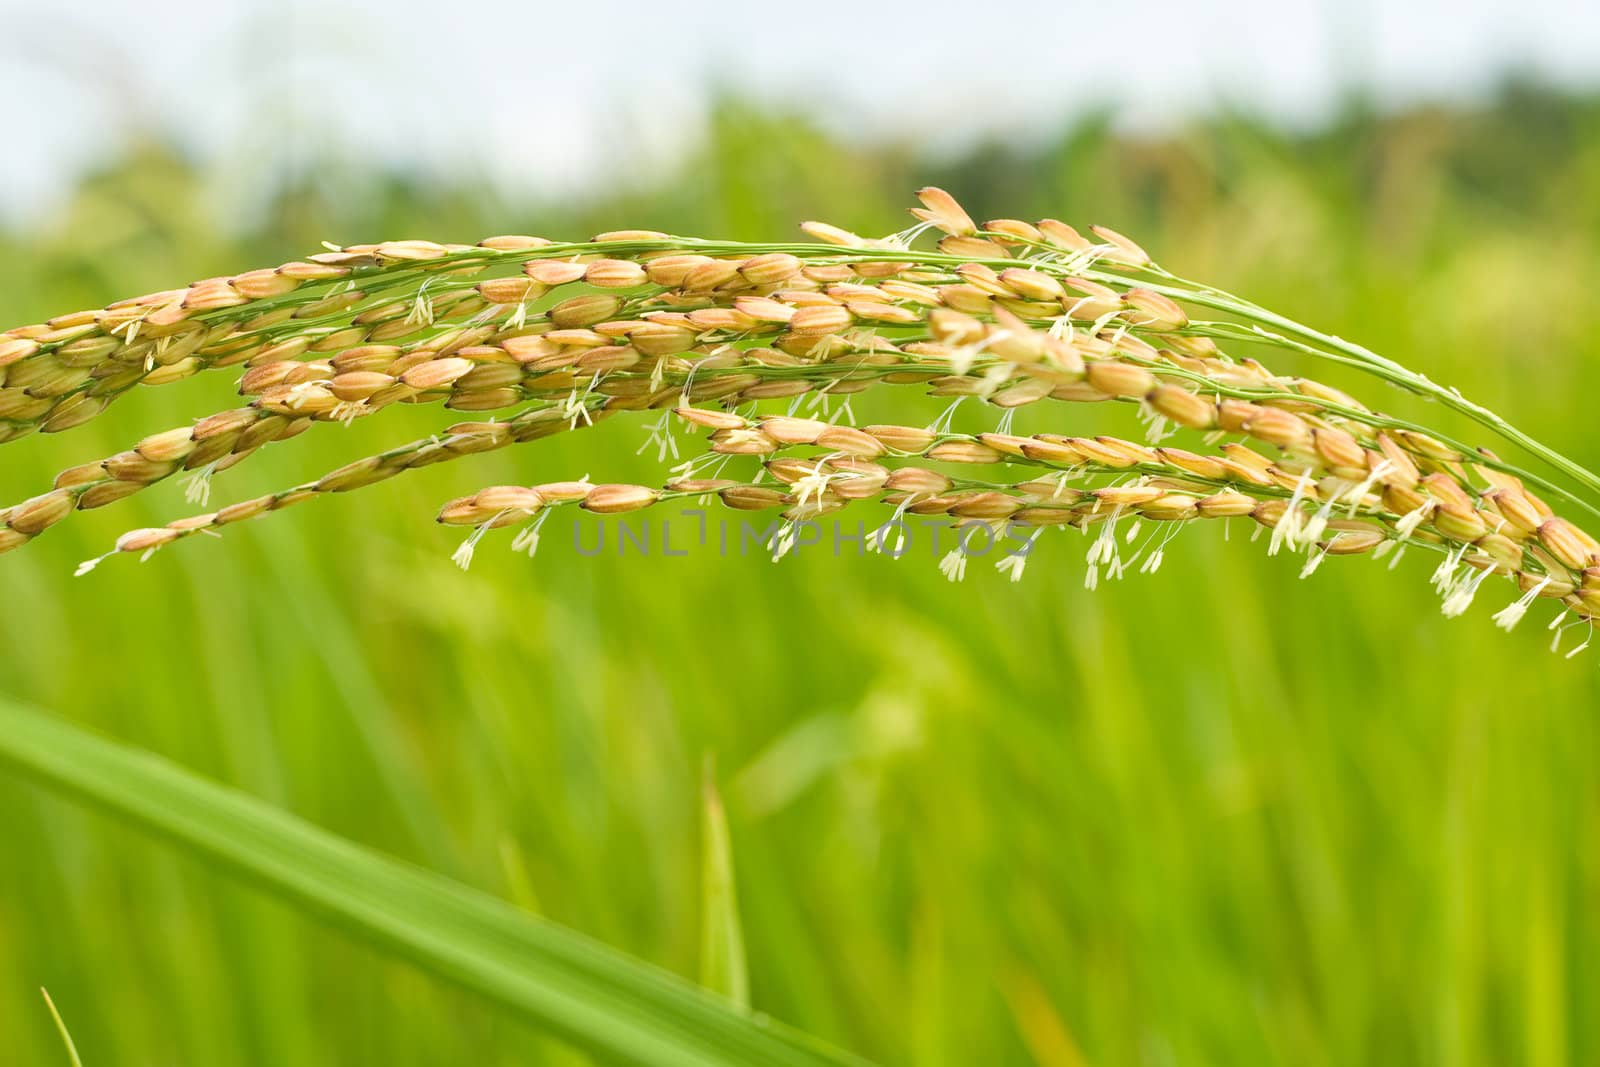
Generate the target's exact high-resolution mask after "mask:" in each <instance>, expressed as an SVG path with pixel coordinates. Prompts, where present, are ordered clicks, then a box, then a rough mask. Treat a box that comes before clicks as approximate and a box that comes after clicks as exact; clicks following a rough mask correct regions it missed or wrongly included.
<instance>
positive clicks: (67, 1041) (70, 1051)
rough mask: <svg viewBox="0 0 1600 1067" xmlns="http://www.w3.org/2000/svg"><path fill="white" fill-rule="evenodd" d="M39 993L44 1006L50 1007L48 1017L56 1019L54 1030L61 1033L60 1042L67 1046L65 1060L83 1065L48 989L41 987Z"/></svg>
mask: <svg viewBox="0 0 1600 1067" xmlns="http://www.w3.org/2000/svg"><path fill="white" fill-rule="evenodd" d="M39 992H40V994H41V995H43V997H44V1005H45V1007H47V1008H49V1009H50V1018H52V1019H54V1020H55V1021H56V1032H57V1033H59V1034H60V1035H61V1043H62V1044H63V1045H65V1046H66V1048H67V1062H68V1063H70V1064H72V1067H83V1061H82V1060H80V1059H79V1058H78V1046H77V1045H75V1044H73V1043H72V1034H71V1033H69V1032H68V1031H67V1024H66V1023H64V1022H62V1020H61V1013H60V1012H59V1011H57V1010H56V1002H55V1001H54V1000H52V999H50V990H48V989H44V988H41V989H40V990H39Z"/></svg>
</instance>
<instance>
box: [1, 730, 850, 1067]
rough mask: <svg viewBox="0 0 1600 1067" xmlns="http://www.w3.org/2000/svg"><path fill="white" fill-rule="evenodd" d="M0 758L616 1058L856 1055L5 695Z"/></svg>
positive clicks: (664, 1064)
mask: <svg viewBox="0 0 1600 1067" xmlns="http://www.w3.org/2000/svg"><path fill="white" fill-rule="evenodd" d="M0 763H4V764H9V765H12V766H14V767H16V768H17V769H19V770H21V771H24V772H26V773H28V774H30V775H32V776H34V777H36V778H38V779H39V780H41V781H43V782H45V783H47V784H49V785H52V786H55V787H58V788H62V789H65V790H67V791H70V792H72V793H75V794H77V795H78V796H80V797H83V798H85V799H88V800H90V801H93V802H95V803H97V804H100V805H102V806H104V807H106V808H108V809H110V810H112V811H113V812H116V813H118V814H121V815H123V816H126V817H127V818H130V819H132V820H134V821H136V822H138V823H140V824H142V825H143V826H145V827H146V828H148V829H150V830H153V831H156V832H158V833H160V834H162V835H164V836H166V837H168V838H170V839H172V840H174V841H176V842H178V843H179V844H181V845H183V846H184V847H186V848H187V849H189V850H190V851H192V852H194V853H197V854H199V855H202V856H205V857H207V858H209V859H212V860H214V861H217V862H220V863H222V864H225V865H227V866H229V867H231V868H232V869H234V870H235V871H237V872H239V873H240V874H242V875H245V876H246V877H248V878H250V879H251V880H253V881H254V882H256V883H257V884H259V885H261V886H263V887H265V888H266V889H268V890H271V891H273V892H275V893H277V894H279V895H281V896H283V897H286V898H288V899H289V900H291V901H293V902H295V903H296V904H298V905H300V906H301V907H303V908H304V909H306V910H308V911H311V912H315V913H317V914H319V915H321V916H322V917H323V918H325V919H327V920H328V921H330V922H331V923H333V924H334V925H336V926H338V927H340V928H342V929H344V930H346V931H348V932H349V933H351V934H354V935H357V936H360V937H363V938H366V939H367V940H370V941H374V942H377V943H379V944H381V945H383V946H385V947H387V948H389V949H391V950H392V951H394V952H396V953H398V954H400V955H402V956H405V957H407V958H409V959H410V960H412V961H413V962H415V963H417V964H418V965H420V966H422V967H423V968H424V969H426V970H427V971H429V972H430V973H432V974H435V975H437V976H439V977H441V978H447V979H449V980H451V981H453V982H456V983H458V984H459V985H461V986H464V987H466V988H468V989H471V990H473V991H475V992H477V993H480V994H482V995H484V996H486V997H489V998H491V999H493V1000H495V1001H498V1002H499V1003H501V1004H503V1005H505V1006H506V1007H508V1008H510V1009H512V1010H513V1011H515V1012H517V1013H518V1014H520V1015H521V1016H523V1017H524V1018H526V1019H528V1020H530V1021H532V1022H534V1023H537V1024H539V1025H542V1026H544V1027H547V1028H549V1029H550V1030H552V1031H555V1032H556V1033H559V1034H561V1035H562V1036H564V1037H566V1038H567V1039H569V1040H570V1041H572V1042H573V1043H574V1044H577V1045H579V1046H582V1047H583V1048H585V1049H588V1050H590V1051H593V1052H595V1053H597V1054H599V1055H601V1056H603V1057H606V1058H608V1059H611V1060H615V1061H617V1062H621V1063H630V1064H643V1065H651V1067H656V1065H660V1067H677V1065H690V1064H693V1065H713V1067H714V1065H718V1064H728V1065H730V1067H731V1065H735V1064H738V1065H741V1067H742V1065H749V1064H772V1065H777V1067H823V1065H838V1064H848V1063H860V1062H861V1061H859V1060H854V1059H853V1058H851V1057H848V1056H846V1055H844V1054H842V1053H839V1052H836V1051H833V1050H831V1049H829V1048H827V1047H825V1046H823V1045H821V1044H820V1043H817V1042H815V1041H813V1040H811V1039H809V1038H807V1037H805V1036H803V1035H801V1034H798V1033H796V1032H794V1031H790V1030H787V1029H784V1028H782V1027H779V1026H774V1025H771V1024H767V1023H764V1022H762V1021H759V1020H757V1019H755V1018H752V1017H750V1016H747V1015H745V1014H743V1013H741V1012H739V1011H737V1010H735V1009H733V1008H731V1007H729V1006H728V1005H727V1004H726V1003H724V1002H722V1001H721V1000H719V999H718V998H716V997H714V996H712V995H710V994H708V993H706V992H705V991H703V990H700V989H698V988H696V987H695V986H693V985H692V984H690V983H688V982H685V981H684V980H682V979H680V978H678V977H676V976H675V975H672V974H669V973H667V972H665V971H662V970H659V969H657V968H655V967H652V966H650V965H649V964H646V963H643V962H641V961H638V960H634V959H632V958H629V957H627V956H624V955H623V954H621V953H618V952H616V951H614V950H612V949H609V948H607V947H605V946H603V945H600V944H598V943H596V942H593V941H591V940H589V939H587V938H585V937H583V936H581V935H579V934H576V933H574V932H572V931H570V930H566V929H564V928H562V927H560V926H557V925H555V924H553V923H549V922H546V921H544V920H541V919H538V918H536V917H534V916H530V915H528V914H526V913H524V912H522V911H519V910H518V909H516V908H514V907H512V906H511V905H509V904H507V903H506V902H504V901H501V900H498V899H496V898H494V897H491V896H489V895H487V894H484V893H481V892H478V891H476V890H473V889H470V888H467V887H464V886H461V885H459V884H457V883H455V882H452V881H450V880H449V879H447V878H444V877H442V876H439V875H436V874H433V873H431V872H428V871H425V870H422V869H419V868H415V867H411V866H408V865H405V864H402V863H399V862H396V861H394V860H391V859H388V858H385V857H383V856H380V855H378V854H376V853H373V852H371V851H369V850H367V849H365V848H362V847H360V846H358V845H356V844H353V843H351V842H349V841H345V840H343V839H341V838H339V837H336V836H334V835H332V834H329V833H327V832H325V831H322V830H320V829H318V828H316V827H314V826H311V825H310V824H308V823H306V822H303V821H302V820H300V819H297V818H295V817H294V816H292V815H290V814H288V813H286V812H283V811H280V810H278V809H276V808H274V807H272V806H271V805H269V804H265V803H263V802H261V801H259V800H256V799H255V798H253V797H250V796H247V795H245V794H243V793H239V792H237V791H235V790H232V789H227V788H224V787H221V786H218V785H215V784H213V783H211V782H208V781H205V780H203V779H201V778H198V777H196V776H195V775H193V774H191V773H189V772H188V771H185V770H184V769H182V768H181V767H178V766H177V765H175V764H173V763H171V762H168V761H166V760H163V759H160V758H158V757H156V756H153V755H151V754H149V753H146V752H142V751H139V750H137V749H133V748H130V747H127V746H125V745H121V744H118V743H116V742H113V741H110V740H107V739H104V738H101V737H98V736H96V735H94V734H91V733H89V732H86V731H84V730H82V729H81V728H79V727H76V726H73V725H72V724H70V723H68V722H66V721H64V720H61V719H59V718H55V717H53V716H48V715H44V714H41V713H39V712H36V711H32V710H27V709H24V708H21V707H18V706H16V705H12V704H8V703H5V702H3V701H0Z"/></svg>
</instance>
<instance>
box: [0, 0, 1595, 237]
mask: <svg viewBox="0 0 1600 1067" xmlns="http://www.w3.org/2000/svg"><path fill="white" fill-rule="evenodd" d="M1510 71H1518V72H1523V73H1530V72H1531V73H1534V74H1536V75H1538V76H1539V77H1541V78H1543V79H1544V80H1546V81H1549V82H1551V83H1554V84H1558V85H1571V86H1586V85H1588V86H1597V87H1600V3H1596V2H1593V0H1590V2H1587V3H1584V2H1577V0H1517V2H1503V0H1493V2H1485V3H1472V2H1467V3H1463V2H1460V0H1456V2H1449V0H1389V2H1387V3H1384V2H1381V0H1337V2H1333V0H1276V2H1274V0H1233V2H1225V3H1205V2H1201V0H1187V2H1179V0H1139V2H1136V3H1129V2H1126V0H1122V2H1114V3H1113V2H1104V0H1103V2H1100V3H1081V2H1077V0H1054V2H1049V3H1040V2H1035V0H1009V2H1008V3H1006V4H1003V5H1001V4H992V3H984V2H982V0H968V2H966V3H959V4H958V3H948V2H944V0H923V2H921V3H902V2H899V0H876V2H874V3H870V4H854V3H851V4H829V3H814V4H811V5H805V4H798V3H753V2H749V0H745V2H734V0H704V2H700V3H680V4H670V5H669V4H648V5H647V4H643V3H616V2H608V0H585V2H582V3H570V2H563V3H543V2H541V0H520V2H513V0H469V2H465V3H462V2H457V3H454V4H452V3H437V2H435V3H429V4H423V3H420V2H417V0H344V2H338V3H334V2H327V0H324V2H321V3H310V2H306V0H273V2H271V3H263V2H256V0H213V2H212V3H195V2H193V0H140V2H139V3H137V4H133V3H127V2H116V0H110V2H106V0H75V2H74V3H73V4H71V5H65V4H57V5H52V6H44V5H41V4H40V3H39V2H38V0H0V217H5V218H10V219H12V220H16V219H19V218H22V219H26V218H29V217H32V216H35V215H38V214H39V213H41V212H47V211H48V209H49V206H50V205H51V203H52V202H53V201H54V200H55V198H56V197H57V196H58V195H59V191H60V189H61V188H62V187H63V183H64V182H66V181H69V180H70V178H71V177H72V175H73V174H75V173H77V172H79V171H81V170H82V169H83V168H85V167H86V166H89V165H92V164H93V163H94V162H95V161H96V160H98V159H102V158H104V157H105V156H106V155H108V154H110V153H112V152H114V151H115V149H116V147H117V146H118V145H119V144H120V143H123V142H124V141H125V139H126V137H127V136H128V133H129V131H135V130H149V129H156V130H159V131H161V132H162V133H164V134H166V135H169V136H173V137H176V138H177V139H178V141H179V142H180V143H181V144H183V145H184V146H185V147H186V148H188V149H190V150H192V151H193V152H195V153H196V154H197V155H199V156H200V157H201V158H212V159H224V158H230V159H239V158H250V157H252V156H258V155H259V154H261V153H271V154H274V155H275V156H277V157H280V161H281V158H290V159H293V158H295V157H296V156H297V155H299V156H310V155H311V154H313V153H314V152H316V151H318V150H319V146H322V145H326V144H329V143H337V144H338V145H339V146H340V149H341V151H343V152H344V153H346V155H347V156H348V155H354V156H360V155H367V154H370V155H371V156H373V157H374V158H377V159H381V160H383V161H385V162H389V163H395V164H401V165H410V166H414V167H416V168H417V169H418V170H419V171H421V172H423V173H428V174H453V175H466V176H472V177H479V178H485V179H487V180H490V181H493V182H494V183H495V184H496V185H497V186H499V187H500V188H502V189H504V190H506V191H507V192H508V193H509V194H511V195H513V196H515V195H516V193H517V192H518V191H519V190H534V191H539V192H545V191H567V190H572V189H574V188H582V187H586V186H591V185H593V184H595V183H603V182H605V181H607V180H610V179H612V178H614V177H615V176H616V167H617V166H618V165H619V163H618V161H619V160H625V161H626V162H627V164H628V165H630V166H636V167H637V166H649V165H653V164H655V163H657V162H662V161H669V160H671V159H672V158H673V157H674V156H675V155H676V154H677V153H679V152H681V151H683V149H684V146H685V145H687V144H692V143H693V140H694V138H695V137H696V135H697V131H698V130H699V128H700V124H701V122H702V120H703V117H704V104H705V101H706V99H707V97H708V94H709V93H710V92H711V91H712V90H713V88H720V89H722V90H723V91H729V90H731V91H735V92H738V93H741V94H746V95H748V96H750V97H752V98H755V99H758V100H768V101H773V102H777V103H781V104H784V105H787V106H791V107H794V108H798V109H801V110H805V111H807V112H812V113H815V114H817V115H818V116H819V117H821V118H822V119H823V120H824V121H825V122H827V123H828V124H829V125H830V126H832V127H835V128H837V129H839V130H840V131H843V132H846V133H849V134H853V135H858V136H863V137H873V136H884V135H889V136H895V137H897V138H903V139H915V140H923V141H928V142H931V143H933V144H934V145H936V146H937V145H941V144H948V145H951V146H955V145H959V144H961V143H963V142H964V141H965V140H968V139H971V138H973V137H976V136H979V135H994V134H999V135H1002V136H1014V137H1018V138H1025V137H1026V136H1027V135H1028V133H1029V131H1030V130H1043V129H1046V128H1048V127H1049V126H1050V125H1052V124H1054V123H1059V122H1061V121H1063V120H1065V119H1067V118H1070V117H1071V116H1072V115H1073V114H1074V113H1076V112H1079V111H1081V110H1083V109H1085V108H1089V107H1102V106H1109V107H1111V108H1112V109H1113V110H1114V112H1115V113H1116V114H1117V115H1118V117H1119V120H1120V121H1122V122H1123V123H1125V124H1127V125H1129V126H1133V127H1140V128H1149V127H1156V128H1159V127H1162V126H1166V125H1171V124H1174V123H1176V122H1178V121H1181V120H1182V119H1183V118H1184V117H1186V116H1188V115H1192V114H1195V113H1196V112H1204V111H1206V110H1208V109H1213V108H1215V107H1217V106H1218V105H1220V104H1225V105H1228V106H1232V107H1236V108H1238V107H1243V108H1246V109H1248V110H1250V111H1253V112H1258V113H1263V114H1266V115H1269V116H1272V117H1274V118H1277V119H1279V120H1281V121H1283V122H1286V123H1306V122H1311V121H1315V120H1316V118H1317V117H1318V116H1320V115H1324V114H1326V113H1327V112H1328V110H1329V109H1330V108H1332V107H1333V106H1334V105H1335V104H1336V103H1337V101H1338V100H1339V99H1341V97H1342V95H1344V94H1347V93H1348V92H1350V91H1351V90H1352V89H1361V90H1363V91H1368V92H1370V93H1372V94H1373V95H1375V96H1376V97H1377V98H1378V99H1379V100H1380V101H1383V102H1386V103H1391V104H1395V105H1399V104H1404V103H1406V102H1410V101H1413V100H1417V99H1460V98H1471V97H1473V96H1476V95H1480V94H1482V93H1484V92H1485V91H1487V90H1488V89H1490V88H1492V86H1493V85H1494V84H1495V83H1496V82H1497V81H1498V80H1499V79H1500V78H1502V77H1503V76H1504V75H1505V74H1506V73H1507V72H1510Z"/></svg>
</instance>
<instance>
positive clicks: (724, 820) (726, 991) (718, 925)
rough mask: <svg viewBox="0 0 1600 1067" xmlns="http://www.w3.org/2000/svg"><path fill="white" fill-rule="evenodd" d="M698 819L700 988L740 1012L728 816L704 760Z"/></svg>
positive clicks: (738, 933)
mask: <svg viewBox="0 0 1600 1067" xmlns="http://www.w3.org/2000/svg"><path fill="white" fill-rule="evenodd" d="M703 794H704V795H703V796H702V797H701V819H700V852H701V858H700V922H701V939H700V984H701V985H703V986H705V987H706V988H707V989H710V990H712V991H714V992H717V993H720V994H722V995H723V996H725V997H727V998H728V999H729V1000H731V1001H733V1002H734V1003H735V1004H737V1005H739V1006H740V1007H741V1008H743V1007H748V1006H749V1004H750V975H749V970H748V968H747V965H746V963H745V955H744V930H743V928H742V927H741V926H740V923H739V898H738V894H737V893H736V891H735V889H734V879H733V845H732V843H731V842H730V841H729V840H728V817H727V814H726V812H725V811H724V809H723V806H722V797H721V796H720V795H719V794H718V793H717V786H716V782H715V781H714V780H713V773H712V767H711V762H710V761H709V760H707V761H706V771H705V786H704V789H703Z"/></svg>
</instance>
